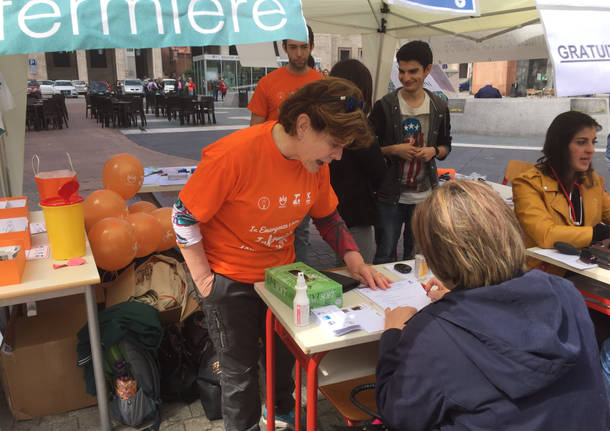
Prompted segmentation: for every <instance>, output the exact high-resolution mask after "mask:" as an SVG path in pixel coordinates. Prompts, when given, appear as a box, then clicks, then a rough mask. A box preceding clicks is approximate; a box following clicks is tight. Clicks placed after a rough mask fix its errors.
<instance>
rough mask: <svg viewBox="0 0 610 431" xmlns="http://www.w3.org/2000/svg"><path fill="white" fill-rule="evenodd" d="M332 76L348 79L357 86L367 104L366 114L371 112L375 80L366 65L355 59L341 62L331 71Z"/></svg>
mask: <svg viewBox="0 0 610 431" xmlns="http://www.w3.org/2000/svg"><path fill="white" fill-rule="evenodd" d="M330 76H336V77H337V78H343V79H347V80H348V81H351V82H353V83H354V84H356V87H358V88H359V89H360V91H362V96H363V98H364V99H363V102H364V103H365V104H366V106H365V107H364V112H365V113H366V114H368V113H369V112H371V108H372V106H371V103H372V99H373V78H372V77H371V72H369V70H368V69H367V68H366V66H365V65H364V64H362V63H361V62H359V61H358V60H355V59H353V58H350V59H347V60H341V61H340V62H338V63H337V64H335V65H334V66H333V68H332V69H331V70H330Z"/></svg>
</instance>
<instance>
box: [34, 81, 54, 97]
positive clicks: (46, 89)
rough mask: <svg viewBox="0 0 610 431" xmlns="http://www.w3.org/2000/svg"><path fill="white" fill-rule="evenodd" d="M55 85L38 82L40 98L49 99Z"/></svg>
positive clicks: (47, 82)
mask: <svg viewBox="0 0 610 431" xmlns="http://www.w3.org/2000/svg"><path fill="white" fill-rule="evenodd" d="M54 84H55V83H54V82H53V81H49V80H43V81H38V89H39V90H40V95H41V96H42V97H45V96H46V97H51V96H53V94H54V90H53V85H54Z"/></svg>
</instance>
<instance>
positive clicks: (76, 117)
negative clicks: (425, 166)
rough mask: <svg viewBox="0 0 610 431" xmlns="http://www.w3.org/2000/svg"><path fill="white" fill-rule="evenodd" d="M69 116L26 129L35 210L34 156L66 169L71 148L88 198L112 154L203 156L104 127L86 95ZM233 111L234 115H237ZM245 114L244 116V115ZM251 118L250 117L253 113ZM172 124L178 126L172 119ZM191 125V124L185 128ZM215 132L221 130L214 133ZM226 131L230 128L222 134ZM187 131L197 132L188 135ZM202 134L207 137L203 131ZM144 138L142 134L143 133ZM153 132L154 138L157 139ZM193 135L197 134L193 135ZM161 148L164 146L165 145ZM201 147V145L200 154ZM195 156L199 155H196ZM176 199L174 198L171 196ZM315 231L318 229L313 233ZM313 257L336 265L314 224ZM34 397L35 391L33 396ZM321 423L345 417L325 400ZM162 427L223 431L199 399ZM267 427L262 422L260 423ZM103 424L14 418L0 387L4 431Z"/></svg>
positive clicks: (156, 160) (156, 162)
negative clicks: (64, 124) (51, 125)
mask: <svg viewBox="0 0 610 431" xmlns="http://www.w3.org/2000/svg"><path fill="white" fill-rule="evenodd" d="M67 106H68V111H69V115H70V127H69V128H67V129H61V130H48V131H39V132H35V131H32V132H28V133H26V142H25V173H24V194H26V195H28V197H29V202H30V209H32V210H37V209H39V207H38V201H39V199H38V192H37V189H36V184H35V180H34V176H33V174H32V171H31V163H30V161H31V159H32V156H33V155H34V154H38V156H39V157H40V166H41V169H42V170H54V169H64V168H66V161H65V160H66V156H65V153H66V152H69V153H70V155H71V157H72V161H73V164H74V168H75V169H76V171H77V173H78V180H79V182H80V184H81V188H80V193H81V195H83V196H85V197H86V196H87V195H88V194H89V193H91V192H92V191H94V190H97V189H101V188H103V184H102V169H103V166H104V163H105V162H106V160H107V159H108V158H110V157H111V156H112V155H114V154H117V153H130V154H132V155H134V156H136V157H138V159H139V160H140V161H141V162H142V164H143V165H144V166H184V165H187V166H188V165H193V164H196V163H197V162H198V155H197V157H195V158H187V157H179V156H173V155H169V154H165V153H162V152H160V151H155V150H152V149H149V148H146V147H145V146H142V145H138V144H137V143H136V142H134V141H135V140H131V139H129V138H128V137H127V136H130V135H124V134H123V133H121V131H120V130H118V129H113V128H101V127H100V125H99V124H97V123H96V122H95V120H92V119H87V118H85V105H84V99H82V98H80V99H77V100H67ZM221 106H222V105H220V106H219V113H217V116H216V117H217V126H229V125H232V124H235V122H236V120H237V121H238V122H239V123H240V124H241V123H244V122H245V120H244V119H243V118H238V119H235V118H229V117H231V116H234V112H235V111H234V110H226V111H225V112H223V110H222V109H220V108H221ZM232 113H233V114H232ZM242 117H243V114H242ZM148 118H149V120H152V121H150V122H149V126H148V127H149V128H150V129H154V128H155V127H168V123H167V120H163V121H159V120H160V119H156V118H154V116H152V115H149V117H148ZM248 118H249V117H248ZM169 126H170V127H176V128H178V127H179V126H177V125H176V124H175V122H173V123H172V124H169ZM184 127H192V126H184ZM215 133H216V132H215ZM221 133H223V134H227V133H229V131H225V132H222V131H221ZM142 135H144V136H143V137H142V138H139V140H144V141H147V140H148V139H150V140H151V141H153V140H156V141H159V139H160V138H159V136H158V135H153V134H152V133H151V134H150V135H146V134H145V132H143V133H142ZM163 135H164V136H163V140H164V141H165V144H164V145H165V147H168V146H173V147H174V148H173V150H174V151H176V150H177V149H179V147H180V146H181V144H182V143H181V137H182V136H185V137H186V135H187V134H182V133H175V134H174V133H166V134H163ZM188 135H192V134H191V133H189V134H188ZM201 135H205V134H204V133H201V134H200V136H201ZM138 136H139V135H138ZM153 136H154V138H155V139H152V138H153ZM219 137H220V136H218V134H217V133H216V135H214V137H211V139H213V140H216V139H218V138H219ZM191 139H192V137H191ZM213 140H210V138H207V139H201V138H199V141H200V144H199V145H201V148H202V147H203V146H205V145H207V144H209V143H211V142H213ZM160 148H161V149H162V146H161V147H160ZM200 151H201V150H200V149H198V151H197V152H196V154H198V153H199V152H200ZM193 154H195V153H193ZM169 201H170V202H171V198H170V199H169ZM314 232H315V233H314ZM311 257H312V261H311V263H312V264H313V265H315V266H316V267H319V268H329V267H333V266H334V253H333V251H332V250H331V248H330V247H329V246H328V245H327V244H326V243H324V242H323V241H322V239H321V238H320V237H319V235H318V234H317V231H316V229H315V227H313V226H312V253H311ZM32 396H33V397H34V396H35V394H32ZM318 409H319V410H318V412H319V415H318V417H319V421H320V426H319V429H321V430H329V429H331V427H332V425H333V424H337V425H339V424H341V423H342V420H341V418H340V416H339V415H338V413H337V412H336V411H335V410H334V408H333V407H332V405H330V404H329V403H328V402H327V401H326V400H320V402H319V404H318ZM162 417H163V422H162V424H161V430H162V431H195V430H197V431H216V430H218V431H220V430H223V429H224V425H223V423H222V420H219V421H213V422H210V421H209V420H208V419H207V418H206V417H205V415H204V413H203V408H202V406H201V402H199V401H196V402H194V403H192V404H190V405H185V404H182V403H173V404H169V405H164V406H163V415H162ZM261 427H262V425H261ZM98 429H100V428H99V412H98V409H97V407H90V408H85V409H81V410H76V411H72V412H68V413H63V414H59V415H53V416H47V417H43V418H40V419H34V420H28V421H14V420H13V418H12V416H11V413H10V411H9V409H8V405H7V403H6V399H5V397H4V394H3V392H2V391H1V390H0V431H9V430H11V431H29V430H32V431H34V430H36V431H56V430H57V431H76V430H78V431H89V430H91V431H93V430H98ZM113 430H120V431H123V430H125V431H127V430H135V428H130V427H123V426H120V425H119V424H115V426H114V427H113Z"/></svg>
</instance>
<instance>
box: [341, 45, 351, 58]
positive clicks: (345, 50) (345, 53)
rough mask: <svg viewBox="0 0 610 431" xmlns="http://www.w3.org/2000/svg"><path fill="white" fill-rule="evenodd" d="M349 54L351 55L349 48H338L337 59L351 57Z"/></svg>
mask: <svg viewBox="0 0 610 431" xmlns="http://www.w3.org/2000/svg"><path fill="white" fill-rule="evenodd" d="M351 56H352V49H351V48H339V61H341V60H347V59H348V58H351Z"/></svg>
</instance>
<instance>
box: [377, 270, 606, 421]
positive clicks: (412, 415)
mask: <svg viewBox="0 0 610 431" xmlns="http://www.w3.org/2000/svg"><path fill="white" fill-rule="evenodd" d="M377 405H378V407H379V411H380V413H381V416H382V417H383V418H384V422H385V423H386V424H387V425H389V426H390V428H391V429H393V430H409V431H417V430H494V431H497V430H503V431H508V430H518V431H528V430H532V431H533V430H562V431H570V430H574V431H576V430H578V431H580V430H587V431H597V430H600V431H601V430H606V429H608V428H607V426H608V398H607V394H606V391H605V388H604V383H603V380H602V375H601V367H600V362H599V351H598V348H597V342H596V340H595V335H594V330H593V324H592V322H591V319H590V317H589V314H588V312H587V308H586V305H585V303H584V300H583V298H582V296H581V295H580V293H579V292H578V290H576V288H574V286H573V285H572V283H571V282H569V281H567V280H565V279H563V278H559V277H556V276H553V275H549V274H546V273H543V272H540V271H537V270H534V271H530V272H528V273H526V274H524V275H522V276H519V277H517V278H514V279H512V280H509V281H507V282H504V283H502V284H499V285H496V286H486V287H481V288H476V289H457V290H454V291H452V292H450V293H448V294H447V295H445V297H444V298H443V299H441V300H439V301H437V302H435V303H433V304H430V305H429V306H427V307H425V308H423V309H422V310H421V311H420V312H419V313H417V314H416V315H415V316H413V317H412V318H411V319H410V320H409V321H408V322H407V324H406V325H405V327H404V328H403V329H402V331H400V330H398V329H390V330H387V331H385V332H384V333H383V335H382V337H381V343H380V357H379V363H378V365H377Z"/></svg>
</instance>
